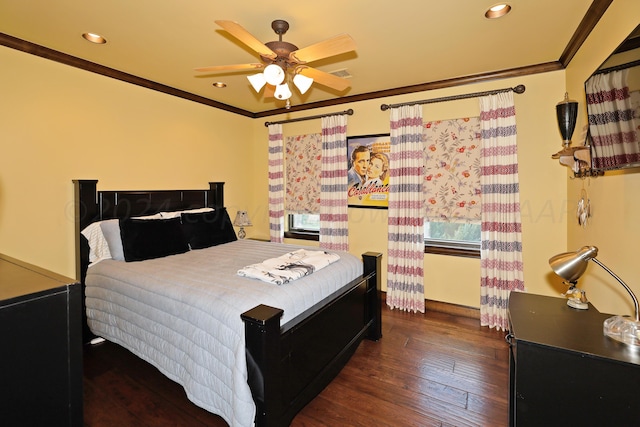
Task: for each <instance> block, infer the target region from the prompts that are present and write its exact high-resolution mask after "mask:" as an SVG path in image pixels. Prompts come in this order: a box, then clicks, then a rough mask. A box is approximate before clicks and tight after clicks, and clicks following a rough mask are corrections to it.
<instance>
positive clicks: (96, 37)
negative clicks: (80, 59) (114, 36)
mask: <svg viewBox="0 0 640 427" xmlns="http://www.w3.org/2000/svg"><path fill="white" fill-rule="evenodd" d="M82 37H83V38H84V39H85V40H87V41H90V42H91V43H95V44H105V43H106V42H107V39H105V38H104V37H102V36H101V35H100V34H96V33H84V34H82Z"/></svg>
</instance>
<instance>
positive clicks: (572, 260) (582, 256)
mask: <svg viewBox="0 0 640 427" xmlns="http://www.w3.org/2000/svg"><path fill="white" fill-rule="evenodd" d="M597 255H598V248H596V247H595V246H583V247H582V248H580V249H579V250H577V251H575V252H565V253H561V254H558V255H555V256H553V257H551V258H550V259H549V266H550V267H551V269H552V270H553V271H554V272H555V273H556V274H557V275H558V276H560V277H562V278H563V279H565V280H566V281H568V282H571V283H575V282H576V281H577V280H578V279H579V278H580V276H582V275H583V274H584V272H585V271H586V270H587V264H588V263H589V261H590V260H591V259H593V258H595V257H596V256H597Z"/></svg>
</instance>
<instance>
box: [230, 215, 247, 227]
mask: <svg viewBox="0 0 640 427" xmlns="http://www.w3.org/2000/svg"><path fill="white" fill-rule="evenodd" d="M233 225H235V226H236V227H249V226H251V220H250V219H249V214H248V213H247V211H238V212H237V213H236V218H235V219H234V220H233Z"/></svg>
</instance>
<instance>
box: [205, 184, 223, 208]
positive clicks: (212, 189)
mask: <svg viewBox="0 0 640 427" xmlns="http://www.w3.org/2000/svg"><path fill="white" fill-rule="evenodd" d="M207 205H208V207H210V208H214V209H215V208H223V207H224V182H210V183H209V200H208V202H207Z"/></svg>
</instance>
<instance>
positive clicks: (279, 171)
mask: <svg viewBox="0 0 640 427" xmlns="http://www.w3.org/2000/svg"><path fill="white" fill-rule="evenodd" d="M283 145H284V144H283V139H282V125H281V124H270V125H269V236H270V238H271V241H272V242H275V243H282V242H283V241H284V173H283V167H284V165H283V163H284V154H283V148H282V147H283Z"/></svg>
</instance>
